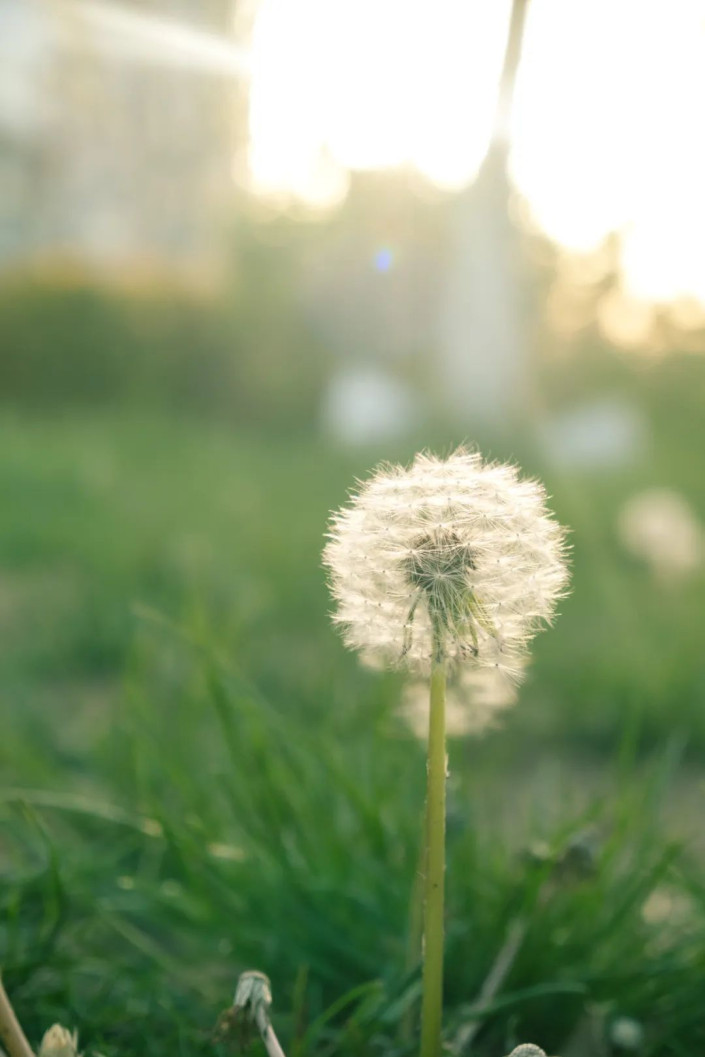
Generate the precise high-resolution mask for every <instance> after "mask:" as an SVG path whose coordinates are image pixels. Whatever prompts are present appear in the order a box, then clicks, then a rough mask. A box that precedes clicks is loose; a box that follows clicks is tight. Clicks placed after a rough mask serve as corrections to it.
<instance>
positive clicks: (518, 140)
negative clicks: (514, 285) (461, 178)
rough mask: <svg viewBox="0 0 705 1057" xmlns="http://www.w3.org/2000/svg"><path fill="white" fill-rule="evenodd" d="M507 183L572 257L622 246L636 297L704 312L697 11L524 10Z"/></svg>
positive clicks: (704, 46) (704, 183) (703, 63)
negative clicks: (682, 301)
mask: <svg viewBox="0 0 705 1057" xmlns="http://www.w3.org/2000/svg"><path fill="white" fill-rule="evenodd" d="M523 56H524V58H523V61H522V65H521V68H520V71H519V78H518V85H517V101H516V107H515V112H514V120H513V129H512V142H513V151H512V162H511V167H512V174H513V178H514V181H515V183H516V185H517V187H518V188H519V190H520V191H521V193H522V194H523V195H524V196H525V198H526V199H527V200H528V203H529V206H530V211H531V213H532V215H533V217H534V220H535V222H536V224H537V226H538V227H539V228H541V229H542V230H543V231H545V232H546V233H547V234H548V235H549V236H550V237H551V238H552V239H554V240H556V241H557V242H559V243H562V244H563V245H564V246H567V247H569V248H571V249H574V250H583V251H588V250H592V249H594V248H596V247H597V246H599V245H600V243H601V242H602V241H603V240H604V239H605V237H606V236H607V235H608V234H610V233H612V232H616V233H618V234H619V235H620V244H621V264H622V271H623V275H624V285H625V287H626V290H627V292H628V293H629V294H631V295H632V296H633V297H634V298H637V299H642V300H651V301H670V300H673V299H676V298H679V297H685V296H688V295H690V296H695V297H697V298H698V299H699V300H701V301H705V210H704V209H703V204H702V202H703V187H705V151H704V150H703V147H702V142H701V136H700V129H701V126H702V101H703V99H705V4H703V2H702V0H674V2H673V3H669V4H645V3H643V0H590V2H587V0H583V2H580V3H578V2H574V3H570V4H566V3H565V2H564V0H532V3H531V7H530V15H529V18H528V20H527V27H526V37H525V46H524V52H523Z"/></svg>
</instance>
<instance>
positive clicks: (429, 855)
mask: <svg viewBox="0 0 705 1057" xmlns="http://www.w3.org/2000/svg"><path fill="white" fill-rule="evenodd" d="M445 697H446V668H445V661H444V659H443V655H442V650H440V649H435V650H434V660H433V665H432V668H431V708H430V716H429V728H428V770H427V793H426V877H425V884H424V961H423V982H422V998H421V1057H440V1052H441V1016H442V1006H443V889H444V874H445V825H446V729H445Z"/></svg>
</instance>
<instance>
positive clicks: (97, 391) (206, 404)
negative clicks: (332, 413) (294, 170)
mask: <svg viewBox="0 0 705 1057" xmlns="http://www.w3.org/2000/svg"><path fill="white" fill-rule="evenodd" d="M239 254H240V260H239V264H240V267H239V268H238V269H237V270H236V275H237V278H235V273H234V274H233V278H231V280H230V281H228V282H226V283H225V285H224V286H222V287H219V288H218V289H212V290H210V291H208V290H199V288H198V285H197V284H196V283H194V282H191V283H189V282H187V281H186V280H184V281H179V280H178V278H175V277H174V276H169V275H167V274H164V275H161V276H160V275H159V273H156V272H155V273H150V272H149V271H148V270H147V269H145V267H144V266H142V269H141V272H140V270H137V271H136V273H135V274H133V275H132V276H130V277H125V276H124V275H123V276H122V278H121V279H120V281H119V282H115V281H109V280H108V279H107V278H106V280H105V281H101V280H100V279H99V278H96V276H95V275H94V274H92V273H91V272H90V271H87V270H85V269H83V268H82V267H80V266H78V265H76V264H72V263H71V262H63V263H60V262H56V263H54V264H53V265H51V266H50V265H45V266H44V267H41V268H40V267H37V268H34V269H33V270H31V271H28V272H25V273H22V272H14V273H9V274H8V275H7V276H6V277H5V278H4V280H3V281H2V283H1V284H0V394H1V397H0V399H2V402H3V403H4V404H5V405H12V406H14V407H19V408H27V409H48V408H52V409H61V408H64V409H66V408H71V407H80V406H88V405H89V406H91V407H100V406H101V405H104V406H116V405H120V404H129V405H131V406H136V407H143V408H153V409H155V410H158V409H162V410H163V411H175V412H179V413H196V414H199V415H201V416H202V415H208V416H211V417H212V416H216V417H220V418H224V419H228V420H231V421H236V422H238V423H240V424H248V423H250V424H252V423H255V424H257V425H258V426H261V427H262V428H266V429H269V430H275V431H289V432H290V431H292V430H297V429H307V428H309V425H310V422H311V421H312V420H313V419H314V417H315V414H316V412H317V410H318V406H319V402H320V391H321V387H322V375H323V370H322V354H321V348H320V344H319V343H318V342H317V340H316V338H315V336H314V334H313V332H312V329H311V327H310V326H308V325H307V323H306V321H305V319H304V318H303V316H302V314H301V312H300V311H299V310H298V308H296V307H294V299H295V297H296V291H295V287H294V284H292V282H291V276H290V274H289V271H287V265H286V257H285V255H281V254H280V255H275V254H273V253H272V252H271V249H268V248H267V247H266V245H263V244H262V243H261V242H258V241H257V240H255V239H250V240H249V241H247V240H246V239H244V238H243V240H242V243H241V245H240V251H239ZM201 285H203V284H201Z"/></svg>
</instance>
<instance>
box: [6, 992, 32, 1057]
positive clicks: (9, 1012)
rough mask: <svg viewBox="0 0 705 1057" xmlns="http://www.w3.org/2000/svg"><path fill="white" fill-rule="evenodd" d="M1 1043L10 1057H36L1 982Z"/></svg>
mask: <svg viewBox="0 0 705 1057" xmlns="http://www.w3.org/2000/svg"><path fill="white" fill-rule="evenodd" d="M0 1041H2V1044H3V1046H4V1047H5V1049H6V1050H7V1052H8V1054H9V1057H34V1053H33V1051H32V1047H31V1046H30V1045H29V1043H28V1042H27V1039H26V1038H25V1033H24V1032H23V1031H22V1028H21V1027H20V1022H19V1021H18V1019H17V1017H16V1016H15V1011H14V1009H13V1008H12V1005H11V1004H10V999H9V998H8V997H7V992H6V991H5V988H4V987H3V986H2V980H0Z"/></svg>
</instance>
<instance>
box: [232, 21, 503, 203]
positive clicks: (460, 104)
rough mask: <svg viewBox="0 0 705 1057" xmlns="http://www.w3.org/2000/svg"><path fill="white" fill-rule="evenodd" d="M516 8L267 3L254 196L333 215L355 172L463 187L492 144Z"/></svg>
mask: <svg viewBox="0 0 705 1057" xmlns="http://www.w3.org/2000/svg"><path fill="white" fill-rule="evenodd" d="M509 11H510V3H509V0H501V2H495V3H493V4H487V3H486V0H436V3H435V4H430V3H428V2H419V0H416V2H409V0H301V2H300V3H297V4H296V5H293V4H291V3H290V2H289V0H261V3H260V4H259V7H258V9H257V15H256V19H255V24H254V30H253V34H252V56H251V61H252V82H251V94H250V153H249V167H250V174H251V178H252V181H253V184H254V186H255V187H256V188H258V189H259V190H261V191H264V192H268V193H273V194H287V193H290V194H294V195H296V196H298V197H301V198H304V199H305V200H307V201H310V202H311V203H312V204H315V203H316V202H320V203H321V204H324V205H326V204H329V203H330V202H331V201H334V200H335V199H336V197H337V196H339V195H340V194H344V190H345V183H346V176H345V174H346V173H347V172H348V171H349V170H356V169H380V168H389V167H394V166H413V167H415V168H416V169H417V170H418V171H419V172H421V173H422V174H424V175H425V176H426V177H427V178H428V179H429V180H431V181H433V183H435V184H436V185H438V186H439V187H442V188H445V189H448V190H455V189H459V188H461V187H463V186H464V185H466V184H467V183H468V182H469V181H470V180H471V179H472V178H473V176H474V175H475V173H476V172H477V169H478V167H479V165H480V163H481V161H482V157H483V155H484V152H485V150H486V147H487V142H488V139H489V135H490V126H491V121H492V114H493V110H494V104H495V95H496V85H497V78H498V75H499V70H500V66H501V62H502V56H503V49H504V41H505V38H506V32H507V24H508V18H509Z"/></svg>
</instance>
